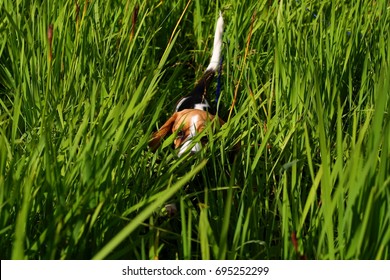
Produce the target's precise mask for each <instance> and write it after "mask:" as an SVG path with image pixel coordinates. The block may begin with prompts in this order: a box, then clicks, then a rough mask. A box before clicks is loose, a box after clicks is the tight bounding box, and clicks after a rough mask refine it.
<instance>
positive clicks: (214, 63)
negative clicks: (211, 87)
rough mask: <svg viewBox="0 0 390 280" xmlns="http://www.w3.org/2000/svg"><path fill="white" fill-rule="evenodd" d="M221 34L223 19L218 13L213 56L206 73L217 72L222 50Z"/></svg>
mask: <svg viewBox="0 0 390 280" xmlns="http://www.w3.org/2000/svg"><path fill="white" fill-rule="evenodd" d="M222 34H223V18H222V14H221V12H220V13H219V18H218V21H217V26H216V28H215V35H214V46H213V55H212V56H211V61H210V64H209V66H208V67H207V69H206V71H207V70H213V71H217V69H218V65H219V62H220V56H221V49H222Z"/></svg>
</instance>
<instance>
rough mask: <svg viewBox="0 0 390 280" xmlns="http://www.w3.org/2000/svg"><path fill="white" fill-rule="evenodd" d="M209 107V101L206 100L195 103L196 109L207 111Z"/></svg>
mask: <svg viewBox="0 0 390 280" xmlns="http://www.w3.org/2000/svg"><path fill="white" fill-rule="evenodd" d="M207 108H210V105H209V103H208V102H207V101H206V100H204V103H197V104H195V107H194V109H198V110H202V111H207Z"/></svg>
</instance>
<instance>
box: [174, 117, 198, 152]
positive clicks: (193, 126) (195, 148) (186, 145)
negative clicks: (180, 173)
mask: <svg viewBox="0 0 390 280" xmlns="http://www.w3.org/2000/svg"><path fill="white" fill-rule="evenodd" d="M198 120H199V117H198V115H195V116H193V117H192V118H191V125H190V135H188V137H187V139H186V141H185V142H184V143H183V145H182V146H181V147H180V150H179V153H178V157H181V156H182V155H183V154H184V153H185V152H186V151H187V150H188V148H189V147H190V146H191V143H192V138H194V137H195V136H196V123H197V122H198ZM201 149H202V145H201V144H200V143H196V144H195V145H194V146H193V147H192V148H191V152H193V153H196V152H199V151H200V150H201Z"/></svg>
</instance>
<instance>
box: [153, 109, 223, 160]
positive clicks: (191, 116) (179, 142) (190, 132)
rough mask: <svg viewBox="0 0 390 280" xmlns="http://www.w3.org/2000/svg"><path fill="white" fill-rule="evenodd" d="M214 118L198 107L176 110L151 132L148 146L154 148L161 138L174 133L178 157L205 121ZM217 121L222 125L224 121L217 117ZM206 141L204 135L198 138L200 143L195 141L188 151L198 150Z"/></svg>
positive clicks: (202, 128) (189, 144)
mask: <svg viewBox="0 0 390 280" xmlns="http://www.w3.org/2000/svg"><path fill="white" fill-rule="evenodd" d="M214 118H215V116H214V115H211V114H209V113H208V112H206V111H203V110H198V109H186V110H183V111H179V112H176V113H174V114H173V115H172V117H170V118H169V119H168V120H167V121H166V123H165V124H164V125H163V126H162V127H161V128H160V129H159V130H158V131H157V132H155V133H154V134H153V137H152V139H151V140H150V142H149V146H150V147H151V148H152V149H153V150H156V149H157V148H158V147H159V146H160V144H161V140H162V138H164V137H165V136H166V135H168V134H172V133H176V135H177V136H176V138H175V140H174V142H173V143H174V146H175V149H177V148H179V149H180V150H179V153H178V156H179V157H180V156H182V155H183V154H184V152H186V151H187V150H188V149H189V148H190V147H191V146H192V142H193V140H194V138H195V136H196V135H198V134H199V133H200V132H202V131H203V130H204V128H205V127H206V125H207V123H208V122H210V121H212V120H213V119H214ZM219 123H220V125H222V124H223V123H224V122H223V120H221V119H220V118H219ZM206 142H207V138H206V137H205V138H202V139H200V143H199V142H198V143H195V145H193V146H192V148H191V150H190V151H191V152H192V153H196V152H199V151H200V150H201V149H202V146H203V145H204V144H205V143H206Z"/></svg>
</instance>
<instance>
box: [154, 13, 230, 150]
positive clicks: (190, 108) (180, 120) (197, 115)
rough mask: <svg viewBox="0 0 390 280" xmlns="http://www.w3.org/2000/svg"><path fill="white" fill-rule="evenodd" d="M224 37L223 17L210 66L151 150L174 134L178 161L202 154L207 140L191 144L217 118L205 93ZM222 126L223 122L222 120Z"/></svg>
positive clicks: (214, 69)
mask: <svg viewBox="0 0 390 280" xmlns="http://www.w3.org/2000/svg"><path fill="white" fill-rule="evenodd" d="M222 35H223V18H222V15H221V14H220V16H219V18H218V20H217V25H216V29H215V36H214V45H213V54H212V56H211V61H210V64H209V65H208V67H207V69H206V71H205V72H204V74H203V76H202V78H201V79H200V81H199V82H198V83H197V84H196V86H195V88H194V89H193V90H192V92H191V93H190V94H189V95H188V96H186V97H183V98H182V99H181V100H180V101H179V102H178V104H177V105H176V109H175V112H174V114H173V115H172V116H171V117H170V118H169V119H168V120H167V121H166V123H165V124H164V125H163V126H162V127H161V128H160V129H159V130H158V131H157V132H155V133H154V134H153V136H152V139H151V140H150V142H149V146H150V147H151V148H152V149H153V150H155V149H157V148H158V147H159V146H160V144H161V141H162V139H163V138H164V137H165V136H166V135H168V134H174V133H176V135H177V136H176V139H175V140H174V146H175V149H179V152H178V156H179V157H180V156H182V155H183V154H184V153H186V152H188V151H189V152H191V153H196V152H198V151H200V150H201V149H202V146H203V145H204V144H205V143H206V142H207V138H203V139H201V141H200V143H199V142H198V143H192V142H193V139H194V138H195V136H196V135H198V134H199V133H200V132H202V131H203V130H204V128H205V127H206V125H207V123H208V122H210V121H212V120H213V119H214V118H215V111H214V110H213V109H212V108H211V107H210V105H209V103H208V102H207V99H206V93H207V89H208V87H209V85H210V83H211V80H212V78H213V77H214V75H215V73H216V72H217V70H218V66H219V64H220V60H221V49H222ZM219 123H220V124H221V125H222V124H223V123H224V122H223V120H222V119H220V118H219Z"/></svg>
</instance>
